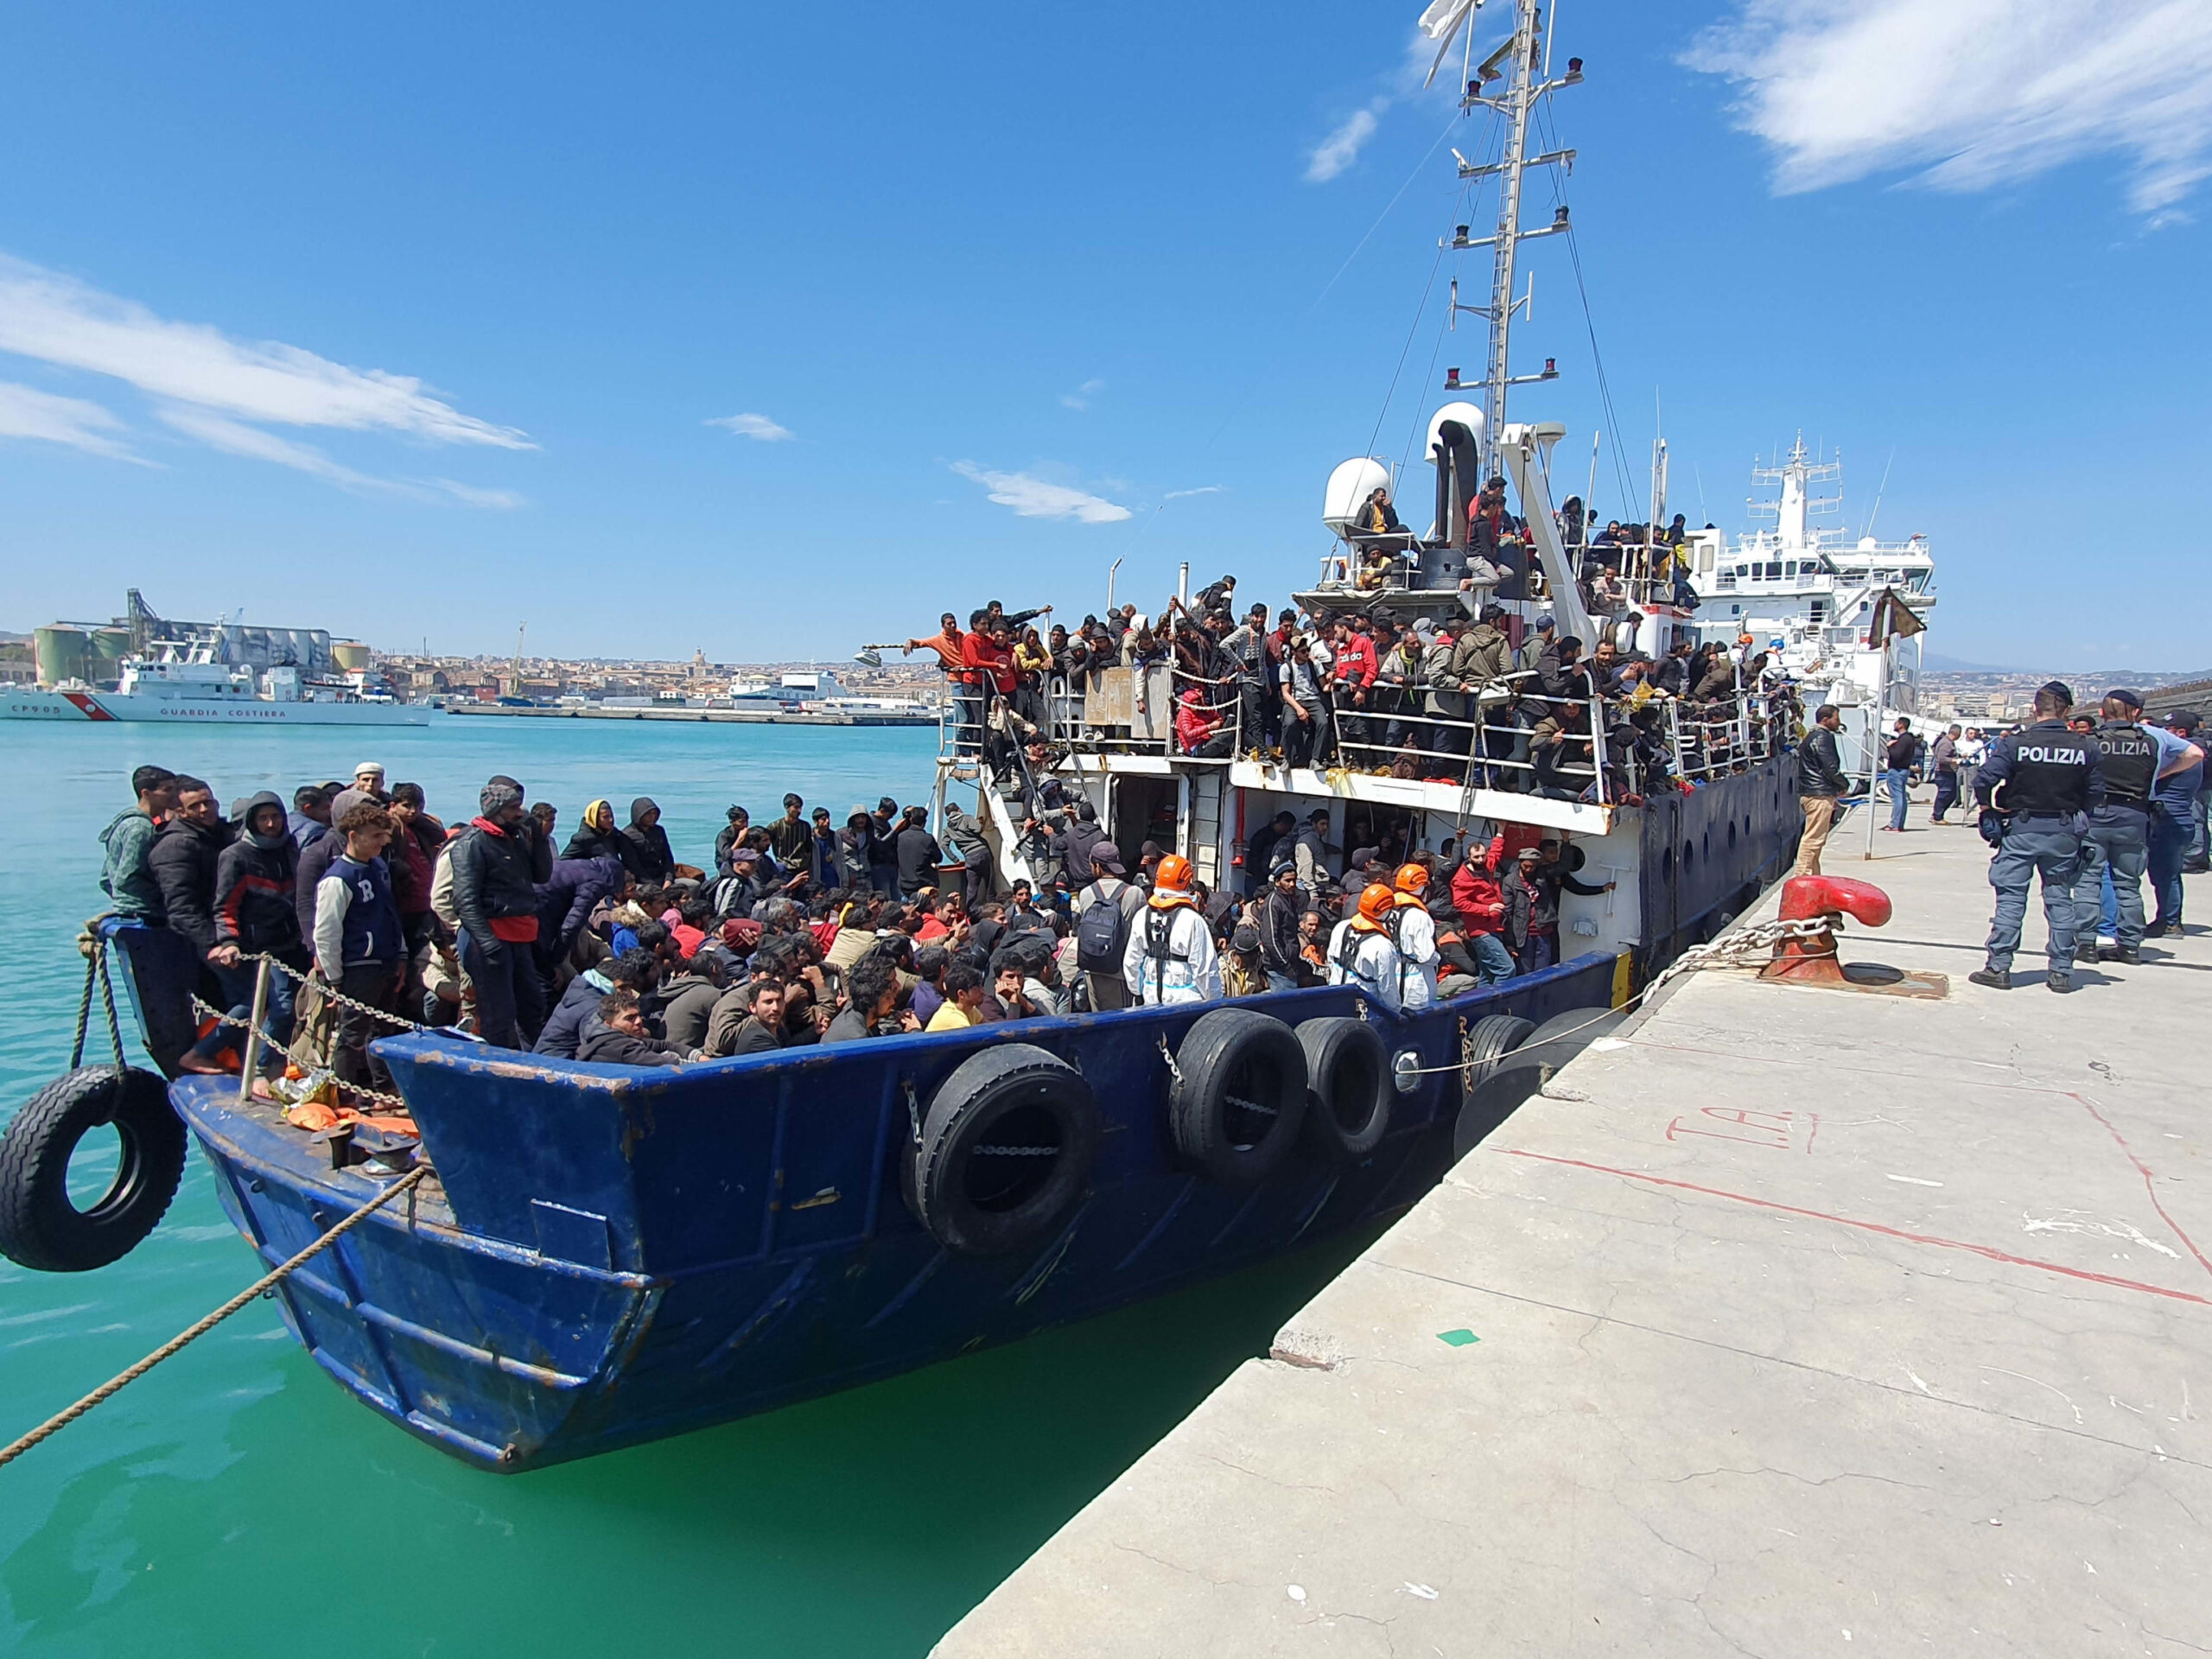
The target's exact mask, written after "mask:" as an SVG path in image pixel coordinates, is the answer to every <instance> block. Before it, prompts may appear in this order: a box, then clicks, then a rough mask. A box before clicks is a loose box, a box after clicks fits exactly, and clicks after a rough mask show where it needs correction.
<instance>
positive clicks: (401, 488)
mask: <svg viewBox="0 0 2212 1659" xmlns="http://www.w3.org/2000/svg"><path fill="white" fill-rule="evenodd" d="M158 413H159V415H160V417H161V420H162V424H163V425H165V426H167V427H168V428H170V429H172V430H174V431H177V432H181V433H182V434H183V435H185V436H187V437H188V438H194V439H197V440H198V441H199V442H201V443H204V444H206V445H207V447H208V448H210V449H219V450H221V451H222V452H223V453H224V454H230V455H244V456H245V457H246V458H247V459H248V460H251V461H269V462H271V463H272V464H274V465H276V466H278V467H290V468H291V469H292V470H293V471H295V472H300V473H306V474H309V475H310V476H312V477H315V478H321V479H327V480H329V481H330V482H332V483H333V484H337V485H340V486H343V487H345V488H346V489H350V490H361V491H368V492H373V493H377V494H381V495H397V496H402V497H404V498H405V499H408V500H410V501H436V500H438V499H441V497H442V496H451V497H452V498H453V499H454V500H456V501H461V502H465V503H466V504H467V505H469V506H472V507H498V508H507V507H518V506H520V505H523V498H522V497H521V496H519V495H518V494H516V493H515V492H513V491H512V490H487V489H480V488H478V487H477V486H474V485H472V484H461V483H456V482H455V481H454V480H452V479H449V478H434V479H429V480H416V479H409V478H373V477H371V476H370V475H369V474H366V473H361V472H356V471H355V470H354V469H353V467H347V466H346V465H344V464H342V463H341V462H339V461H333V460H332V459H331V458H330V457H329V456H328V455H326V454H323V453H322V451H321V450H320V449H317V448H315V446H314V445H312V444H306V443H296V442H293V441H292V440H291V439H289V438H280V437H278V436H277V435H276V434H275V433H274V432H264V431H263V430H262V429H260V428H259V427H257V426H248V425H247V424H245V422H243V421H233V420H231V419H230V418H228V417H227V416H221V415H216V414H211V413H210V412H209V411H207V410H204V409H183V408H168V409H163V410H159V411H158Z"/></svg>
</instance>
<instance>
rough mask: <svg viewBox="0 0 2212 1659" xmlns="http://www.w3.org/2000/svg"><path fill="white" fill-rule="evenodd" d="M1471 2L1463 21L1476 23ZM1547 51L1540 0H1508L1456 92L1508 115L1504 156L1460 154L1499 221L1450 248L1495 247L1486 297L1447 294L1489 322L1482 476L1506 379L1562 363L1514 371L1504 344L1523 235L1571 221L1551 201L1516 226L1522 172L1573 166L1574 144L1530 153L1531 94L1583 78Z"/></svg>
mask: <svg viewBox="0 0 2212 1659" xmlns="http://www.w3.org/2000/svg"><path fill="white" fill-rule="evenodd" d="M1475 9H1476V8H1470V9H1469V10H1468V12H1467V14H1465V16H1466V23H1465V26H1466V27H1467V28H1469V29H1472V27H1473V16H1472V13H1473V11H1474V10H1475ZM1549 58H1550V54H1549V51H1548V48H1547V46H1546V44H1545V36H1544V29H1543V15H1542V10H1541V6H1540V5H1539V3H1538V0H1513V34H1512V36H1511V37H1510V39H1509V40H1507V41H1506V42H1505V43H1504V44H1503V46H1501V47H1499V48H1497V50H1496V51H1495V52H1493V53H1491V54H1490V56H1489V57H1487V58H1485V59H1484V60H1483V61H1482V63H1481V65H1480V66H1479V67H1478V68H1476V69H1475V70H1474V72H1473V73H1471V75H1470V77H1469V78H1468V80H1467V85H1466V90H1465V95H1464V96H1463V97H1462V99H1460V105H1459V107H1460V109H1461V111H1463V112H1464V113H1465V114H1469V115H1471V114H1473V113H1474V112H1475V111H1477V110H1478V109H1482V110H1490V111H1494V112H1496V113H1497V114H1500V115H1503V117H1504V118H1505V149H1504V154H1503V156H1502V157H1501V158H1500V159H1499V160H1498V161H1497V162H1492V163H1491V164H1490V165H1488V166H1484V167H1478V166H1475V165H1474V164H1472V163H1471V162H1466V161H1465V160H1462V161H1461V162H1460V163H1459V177H1460V178H1461V179H1462V180H1463V181H1464V180H1472V179H1479V178H1484V177H1487V176H1488V175H1491V174H1497V175H1499V186H1498V194H1497V232H1495V233H1494V234H1492V235H1490V236H1486V237H1484V238H1480V239H1479V240H1475V241H1470V240H1469V239H1468V238H1467V234H1466V227H1465V226H1461V227H1460V229H1459V234H1458V235H1457V236H1456V237H1455V238H1453V240H1452V246H1453V247H1454V248H1479V247H1491V248H1492V249H1494V250H1495V263H1494V264H1493V266H1492V268H1491V289H1490V304H1489V305H1487V306H1461V305H1459V302H1458V295H1457V292H1456V289H1457V287H1458V284H1457V283H1454V284H1453V287H1454V290H1455V291H1454V294H1453V298H1452V306H1453V312H1454V315H1455V317H1456V314H1457V313H1458V312H1459V311H1461V310H1466V311H1473V312H1475V313H1477V314H1478V315H1481V316H1483V317H1485V318H1487V319H1488V320H1489V322H1490V352H1489V358H1488V361H1487V362H1486V364H1485V365H1484V375H1483V422H1484V432H1483V452H1482V455H1483V473H1484V476H1485V477H1488V476H1491V475H1492V474H1496V473H1497V472H1498V471H1499V470H1501V463H1500V453H1499V451H1500V440H1501V437H1502V435H1503V432H1504V430H1505V394H1506V389H1507V388H1508V387H1509V386H1520V385H1533V384H1534V383H1535V382H1537V381H1541V380H1554V379H1557V378H1559V370H1558V368H1557V367H1556V366H1555V365H1554V362H1553V360H1552V359H1549V358H1547V359H1545V360H1544V368H1543V372H1541V374H1524V375H1517V376H1516V374H1514V372H1513V371H1512V367H1511V365H1510V361H1509V357H1508V346H1509V342H1510V336H1511V334H1512V330H1513V314H1514V312H1516V310H1518V311H1522V312H1523V313H1525V312H1526V311H1527V309H1528V308H1529V303H1530V301H1531V300H1532V299H1533V297H1534V295H1535V289H1534V286H1533V283H1532V285H1531V288H1530V289H1529V293H1528V294H1526V295H1523V296H1522V297H1521V298H1520V299H1518V300H1516V299H1515V298H1514V297H1513V283H1514V277H1515V274H1516V263H1517V260H1516V256H1517V254H1518V252H1519V250H1520V245H1521V244H1522V243H1523V242H1525V241H1528V240H1529V239H1530V238H1534V237H1539V236H1559V235H1561V234H1563V233H1565V232H1567V230H1568V229H1569V228H1570V226H1569V224H1568V219H1567V208H1566V207H1559V208H1558V209H1556V210H1555V211H1554V213H1553V215H1552V222H1551V223H1550V224H1548V225H1545V226H1540V227H1538V228H1537V229H1535V230H1533V231H1524V230H1522V228H1521V185H1522V175H1523V174H1524V173H1525V172H1526V171H1527V170H1528V169H1529V168H1532V167H1549V166H1553V165H1555V164H1556V165H1560V166H1563V167H1565V168H1567V170H1568V171H1570V172H1572V171H1573V167H1574V152H1573V150H1572V149H1555V150H1552V151H1549V152H1548V153H1546V154H1544V155H1541V156H1531V155H1529V113H1530V111H1533V110H1534V109H1535V104H1536V100H1537V99H1540V98H1541V97H1543V96H1544V95H1545V94H1546V93H1548V92H1554V91H1556V90H1558V89H1559V88H1560V87H1562V86H1576V85H1578V84H1580V81H1581V79H1582V60H1581V59H1580V58H1569V59H1568V60H1567V73H1565V74H1564V75H1561V76H1560V77H1558V78H1557V79H1554V78H1553V77H1552V76H1551V74H1550V73H1549ZM1501 75H1503V78H1504V79H1505V83H1506V84H1505V86H1504V88H1503V90H1502V91H1500V92H1497V94H1495V95H1491V94H1488V93H1485V92H1484V91H1483V88H1484V86H1487V85H1488V84H1489V83H1490V82H1491V81H1493V80H1496V79H1499V78H1500V77H1501Z"/></svg>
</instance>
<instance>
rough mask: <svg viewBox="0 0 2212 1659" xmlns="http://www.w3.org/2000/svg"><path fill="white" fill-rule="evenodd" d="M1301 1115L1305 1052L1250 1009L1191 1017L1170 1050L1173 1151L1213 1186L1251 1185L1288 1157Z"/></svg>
mask: <svg viewBox="0 0 2212 1659" xmlns="http://www.w3.org/2000/svg"><path fill="white" fill-rule="evenodd" d="M1305 1115H1306V1050H1305V1048H1304V1046H1302V1045H1301V1044H1300V1042H1299V1040H1298V1034H1297V1033H1295V1032H1294V1031H1292V1030H1291V1028H1290V1027H1288V1026H1287V1025H1285V1024H1284V1023H1283V1022H1282V1021H1281V1020H1278V1019H1276V1018H1275V1017H1274V1015H1272V1014H1262V1013H1260V1012H1259V1011H1258V1010H1257V1009H1255V1008H1216V1009H1214V1010H1213V1011H1212V1012H1211V1014H1201V1015H1199V1016H1198V1021H1197V1023H1196V1024H1194V1025H1193V1026H1192V1027H1191V1029H1190V1030H1189V1031H1188V1032H1187V1033H1185V1034H1184V1038H1183V1041H1182V1044H1181V1046H1179V1048H1177V1049H1176V1051H1175V1066H1174V1071H1173V1074H1172V1083H1171V1084H1170V1087H1169V1090H1168V1096H1167V1122H1168V1129H1169V1132H1170V1134H1171V1135H1173V1139H1174V1141H1175V1150H1176V1151H1177V1152H1179V1154H1182V1156H1183V1157H1184V1158H1185V1160H1187V1161H1189V1162H1190V1163H1192V1164H1193V1165H1195V1166H1197V1167H1198V1170H1199V1171H1200V1172H1201V1173H1204V1174H1205V1176H1206V1178H1207V1179H1210V1180H1211V1181H1212V1182H1214V1183H1215V1185H1219V1186H1225V1187H1228V1188H1230V1190H1231V1191H1234V1192H1244V1191H1248V1190H1249V1189H1250V1188H1252V1187H1255V1186H1257V1185H1259V1184H1260V1183H1261V1182H1262V1181H1264V1180H1266V1179H1268V1176H1269V1175H1271V1174H1273V1173H1274V1171H1275V1168H1276V1166H1278V1165H1280V1164H1281V1162H1282V1160H1284V1159H1285V1158H1287V1157H1288V1156H1289V1155H1290V1150H1291V1147H1293V1146H1294V1144H1295V1143H1296V1141H1297V1140H1298V1135H1299V1128H1300V1122H1302V1120H1303V1119H1304V1117H1305Z"/></svg>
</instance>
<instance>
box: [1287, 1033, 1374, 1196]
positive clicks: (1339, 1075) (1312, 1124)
mask: <svg viewBox="0 0 2212 1659" xmlns="http://www.w3.org/2000/svg"><path fill="white" fill-rule="evenodd" d="M1298 1043H1299V1046H1300V1047H1301V1048H1303V1049H1304V1050H1305V1051H1306V1132H1307V1134H1308V1135H1311V1136H1312V1137H1313V1141H1314V1143H1315V1144H1316V1145H1318V1146H1319V1147H1320V1148H1321V1149H1322V1151H1323V1152H1325V1153H1326V1154H1328V1155H1329V1156H1330V1157H1332V1158H1335V1159H1338V1160H1343V1161H1345V1162H1348V1163H1357V1161H1358V1160H1360V1159H1362V1158H1364V1157H1366V1156H1367V1155H1368V1154H1370V1153H1371V1152H1373V1151H1374V1150H1375V1148H1376V1147H1378V1146H1380V1145H1382V1143H1383V1135H1386V1134H1388V1133H1389V1128H1390V1096H1392V1095H1393V1094H1395V1092H1396V1084H1395V1081H1394V1080H1393V1078H1392V1077H1391V1076H1390V1056H1389V1049H1388V1048H1387V1047H1386V1046H1384V1044H1383V1034H1382V1033H1380V1032H1378V1031H1377V1030H1376V1028H1375V1027H1373V1026H1371V1025H1370V1024H1368V1022H1367V1021H1366V1020H1352V1019H1345V1018H1339V1017H1336V1016H1331V1017H1328V1018H1325V1019H1320V1020H1300V1021H1299V1024H1298Z"/></svg>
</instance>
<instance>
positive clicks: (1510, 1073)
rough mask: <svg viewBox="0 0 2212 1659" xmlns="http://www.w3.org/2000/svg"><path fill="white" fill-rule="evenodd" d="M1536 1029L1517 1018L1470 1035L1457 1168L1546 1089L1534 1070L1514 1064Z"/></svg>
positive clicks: (1496, 1018) (1456, 1130)
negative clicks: (1492, 1133)
mask: <svg viewBox="0 0 2212 1659" xmlns="http://www.w3.org/2000/svg"><path fill="white" fill-rule="evenodd" d="M1535 1032H1536V1027H1535V1025H1534V1023H1532V1022H1531V1021H1529V1020H1523V1019H1522V1018H1521V1016H1520V1015H1518V1014H1491V1015H1490V1016H1489V1017H1488V1018H1487V1019H1484V1020H1476V1021H1475V1023H1474V1026H1473V1027H1472V1028H1471V1030H1470V1031H1469V1032H1468V1033H1467V1046H1466V1053H1465V1078H1466V1081H1465V1083H1464V1084H1462V1085H1461V1092H1460V1098H1459V1119H1458V1121H1457V1122H1454V1123H1453V1124H1452V1161H1453V1162H1454V1163H1457V1162H1458V1161H1459V1160H1460V1159H1462V1158H1464V1157H1465V1156H1466V1155H1467V1154H1469V1153H1471V1152H1472V1151H1473V1150H1474V1149H1475V1148H1476V1147H1478V1146H1479V1145H1481V1144H1482V1141H1483V1137H1484V1136H1485V1135H1488V1134H1489V1133H1490V1132H1491V1130H1492V1129H1494V1128H1497V1126H1498V1125H1499V1124H1501V1123H1503V1122H1505V1120H1506V1119H1507V1118H1509V1117H1510V1116H1513V1114H1514V1111H1515V1109H1516V1108H1518V1107H1519V1106H1520V1104H1521V1103H1522V1101H1524V1100H1526V1099H1528V1098H1529V1096H1531V1095H1533V1094H1535V1092H1536V1090H1538V1089H1540V1088H1541V1087H1542V1086H1543V1082H1544V1078H1543V1074H1542V1072H1541V1071H1538V1070H1537V1069H1536V1068H1535V1067H1534V1066H1528V1065H1510V1064H1507V1065H1502V1064H1501V1062H1502V1061H1510V1059H1511V1058H1513V1057H1514V1056H1515V1054H1516V1053H1517V1052H1518V1051H1519V1050H1520V1049H1521V1047H1522V1045H1523V1044H1525V1043H1526V1042H1527V1041H1528V1040H1529V1038H1531V1037H1533V1036H1535Z"/></svg>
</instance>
